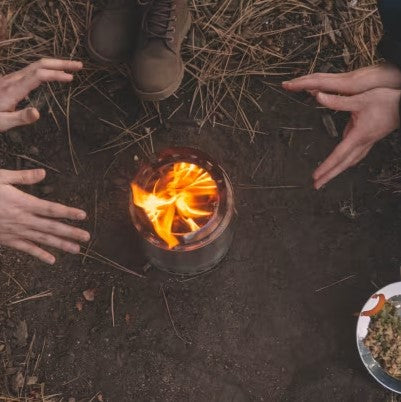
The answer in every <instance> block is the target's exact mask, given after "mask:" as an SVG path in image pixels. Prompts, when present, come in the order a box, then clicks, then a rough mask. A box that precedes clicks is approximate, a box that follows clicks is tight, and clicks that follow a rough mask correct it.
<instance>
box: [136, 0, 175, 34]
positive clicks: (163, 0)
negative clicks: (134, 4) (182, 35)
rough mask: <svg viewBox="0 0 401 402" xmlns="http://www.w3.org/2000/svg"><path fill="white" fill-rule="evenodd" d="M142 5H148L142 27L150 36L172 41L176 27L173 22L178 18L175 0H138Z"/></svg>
mask: <svg viewBox="0 0 401 402" xmlns="http://www.w3.org/2000/svg"><path fill="white" fill-rule="evenodd" d="M138 2H139V4H140V5H144V6H146V9H145V12H144V15H143V20H142V28H143V30H144V31H145V32H146V34H147V36H148V38H155V39H163V40H167V41H172V40H173V37H172V34H173V33H174V31H175V27H174V26H172V24H171V22H174V21H175V20H176V17H175V16H174V13H173V11H174V9H175V4H174V0H150V1H146V0H138Z"/></svg>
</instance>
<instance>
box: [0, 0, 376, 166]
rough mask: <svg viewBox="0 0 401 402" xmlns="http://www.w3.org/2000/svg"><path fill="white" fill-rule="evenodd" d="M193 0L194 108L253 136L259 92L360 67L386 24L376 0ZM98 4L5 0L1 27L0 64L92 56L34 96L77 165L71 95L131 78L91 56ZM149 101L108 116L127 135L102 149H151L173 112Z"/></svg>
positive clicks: (189, 57) (189, 90)
mask: <svg viewBox="0 0 401 402" xmlns="http://www.w3.org/2000/svg"><path fill="white" fill-rule="evenodd" d="M190 3H191V9H192V15H193V20H194V23H193V28H192V30H191V32H190V34H189V38H188V41H187V43H186V44H185V46H184V58H185V60H186V66H187V72H188V78H187V79H186V81H185V84H184V85H183V90H184V91H185V94H189V95H190V96H191V99H192V101H191V107H190V114H191V116H192V117H193V118H194V119H195V120H196V121H197V123H198V125H199V126H200V127H204V125H205V124H206V123H211V124H216V123H219V124H223V125H225V126H230V127H233V129H235V130H237V131H238V132H248V133H249V135H250V138H251V139H253V137H254V136H255V135H256V134H257V133H258V123H257V121H256V120H257V119H254V118H253V116H252V117H251V113H252V111H255V112H258V111H261V107H260V105H259V99H260V97H261V95H262V94H263V93H264V92H265V91H266V90H269V88H270V86H271V85H275V83H277V82H278V80H279V79H280V80H281V79H282V78H283V77H291V76H293V75H298V74H302V73H307V72H312V71H316V70H324V71H327V70H331V71H336V70H343V69H353V68H356V67H360V66H362V65H367V64H371V63H373V62H374V61H375V46H376V42H377V40H378V38H379V37H380V34H381V24H380V20H379V18H378V14H377V10H376V1H375V0H358V1H346V0H338V1H335V2H334V0H324V1H320V0H286V1H276V0H219V1H217V0H215V1H208V2H205V1H203V0H191V1H190ZM352 4H355V5H354V6H353V5H352ZM93 5H94V2H91V1H89V0H76V1H73V0H57V1H54V0H53V1H48V0H0V12H1V13H2V14H3V16H4V17H5V19H6V20H7V29H6V30H4V32H2V30H1V29H0V37H1V36H3V39H2V40H1V41H0V72H2V73H3V74H4V73H7V72H11V71H14V70H16V69H18V68H21V67H23V66H25V65H26V64H27V63H29V62H32V61H34V60H37V59H38V58H40V57H49V56H52V57H63V58H73V59H81V60H83V61H84V63H85V71H84V72H83V73H82V74H79V75H78V76H77V79H76V80H75V82H74V83H73V84H72V85H71V86H70V87H66V86H59V85H57V84H52V85H49V88H46V90H45V91H44V90H42V91H40V92H39V93H37V94H35V96H34V98H33V99H31V102H33V103H34V104H36V105H37V106H42V107H44V106H45V107H47V108H48V111H49V113H50V114H51V115H52V116H53V118H54V121H55V124H56V125H57V126H58V127H59V128H60V127H61V128H64V129H65V132H66V135H67V136H68V140H69V145H70V154H71V160H72V164H73V166H74V169H75V171H76V172H78V171H79V161H78V159H77V156H76V153H75V150H74V144H73V141H72V139H71V133H70V125H69V121H70V118H71V116H70V114H71V112H70V105H71V102H74V101H76V102H77V103H79V99H78V96H80V95H82V94H83V93H84V92H85V91H87V90H88V89H95V90H96V91H98V92H99V94H100V95H101V96H103V97H105V98H106V99H108V100H109V101H110V102H113V101H112V99H111V97H110V96H109V94H108V93H107V91H106V90H104V89H103V88H102V83H103V82H106V81H112V80H113V79H114V78H115V77H116V76H119V77H121V76H123V77H126V78H127V79H129V73H128V70H127V69H126V68H125V67H119V68H105V67H102V66H99V65H97V64H93V63H91V62H90V60H89V59H88V57H87V54H86V51H85V47H84V38H85V33H86V31H87V29H88V26H89V23H90V20H91V17H92V15H93V13H94V6H93ZM114 106H115V107H116V108H119V105H117V104H114ZM180 107H181V106H180ZM143 109H144V111H143V117H142V119H141V120H140V121H139V122H138V123H136V124H135V125H134V126H126V125H124V124H123V123H122V122H121V121H120V122H118V123H115V122H109V121H107V118H106V117H105V120H106V121H107V123H109V124H114V125H116V126H117V127H116V128H118V129H119V130H120V135H119V136H118V137H117V138H114V139H113V140H112V141H111V143H110V144H106V146H105V147H102V148H101V149H102V150H103V149H115V151H117V152H119V151H120V152H121V151H124V150H125V149H128V148H130V147H131V146H133V145H136V144H137V145H139V146H140V147H141V148H142V150H143V152H144V153H150V152H152V148H153V143H152V132H153V131H152V130H151V131H149V127H150V126H153V127H154V126H155V125H156V124H158V122H163V121H164V120H166V119H168V117H170V116H171V115H172V114H174V112H173V113H171V111H170V112H169V113H168V114H169V115H170V116H163V114H162V113H161V112H160V107H159V105H158V104H148V105H144V108H143ZM121 115H122V116H123V115H124V111H123V110H121ZM255 121H256V122H255Z"/></svg>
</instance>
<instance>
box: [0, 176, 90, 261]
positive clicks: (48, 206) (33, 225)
mask: <svg viewBox="0 0 401 402" xmlns="http://www.w3.org/2000/svg"><path fill="white" fill-rule="evenodd" d="M45 176H46V172H45V171H44V170H43V169H35V170H20V171H11V170H1V169H0V200H1V208H0V245H3V246H8V247H11V248H14V249H16V250H19V251H23V252H25V253H28V254H31V255H33V256H34V257H37V258H39V259H40V260H42V261H44V262H46V263H48V264H54V262H55V258H54V256H53V255H52V254H50V253H48V252H47V251H45V250H43V249H42V248H40V247H39V246H37V245H36V244H35V243H40V244H42V245H45V246H50V247H54V248H58V249H60V250H63V251H66V252H69V253H72V254H78V253H79V251H80V247H79V244H78V243H77V242H78V241H85V242H86V241H88V240H89V238H90V235H89V233H88V232H86V231H84V230H81V229H78V228H74V227H72V226H69V225H66V224H64V223H61V222H58V221H57V219H71V220H83V219H85V218H86V213H85V212H84V211H82V210H80V209H75V208H69V207H66V206H64V205H61V204H57V203H54V202H49V201H44V200H40V199H38V198H36V197H34V196H32V195H29V194H26V193H24V192H22V191H20V190H18V189H17V188H15V187H14V185H15V184H17V185H21V184H22V185H29V184H35V183H38V182H40V181H42V180H43V179H44V178H45Z"/></svg>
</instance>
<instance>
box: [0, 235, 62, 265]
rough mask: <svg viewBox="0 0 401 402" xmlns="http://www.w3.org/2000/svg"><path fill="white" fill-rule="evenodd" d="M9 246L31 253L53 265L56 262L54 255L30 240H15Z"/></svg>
mask: <svg viewBox="0 0 401 402" xmlns="http://www.w3.org/2000/svg"><path fill="white" fill-rule="evenodd" d="M8 246H10V247H12V248H14V249H16V250H19V251H22V252H24V253H27V254H30V255H32V256H34V257H36V258H38V259H39V260H41V261H43V262H45V263H46V264H50V265H53V264H54V263H55V262H56V259H55V258H54V256H53V255H51V254H50V253H48V252H47V251H45V250H43V249H41V248H40V247H38V246H36V245H35V244H34V243H32V242H30V241H28V240H14V241H12V242H10V244H8Z"/></svg>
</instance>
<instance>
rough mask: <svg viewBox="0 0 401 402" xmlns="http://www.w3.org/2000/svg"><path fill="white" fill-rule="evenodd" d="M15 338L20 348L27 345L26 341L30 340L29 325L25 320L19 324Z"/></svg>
mask: <svg viewBox="0 0 401 402" xmlns="http://www.w3.org/2000/svg"><path fill="white" fill-rule="evenodd" d="M14 336H15V339H16V340H17V343H18V345H19V346H25V345H26V340H27V339H28V325H27V324H26V321H25V320H22V321H20V322H19V323H18V325H17V327H16V329H15V332H14Z"/></svg>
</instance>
